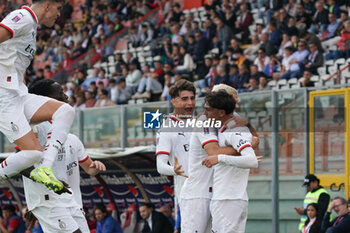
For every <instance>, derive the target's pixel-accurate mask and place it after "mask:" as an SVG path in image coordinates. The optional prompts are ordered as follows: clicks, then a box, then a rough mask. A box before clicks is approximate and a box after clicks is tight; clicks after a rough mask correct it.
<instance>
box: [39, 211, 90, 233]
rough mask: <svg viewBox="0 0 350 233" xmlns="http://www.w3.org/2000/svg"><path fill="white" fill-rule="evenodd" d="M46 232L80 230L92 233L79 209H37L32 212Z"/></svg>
mask: <svg viewBox="0 0 350 233" xmlns="http://www.w3.org/2000/svg"><path fill="white" fill-rule="evenodd" d="M32 212H33V214H34V215H35V217H36V218H37V219H38V220H39V223H40V225H41V227H42V228H43V231H44V232H50V233H72V232H74V231H76V230H78V229H80V231H81V232H82V233H90V230H89V227H88V225H87V222H86V219H85V215H84V212H83V210H82V208H79V207H68V208H66V207H52V208H50V207H43V206H41V207H37V208H35V209H33V210H32Z"/></svg>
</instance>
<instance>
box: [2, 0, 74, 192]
mask: <svg viewBox="0 0 350 233" xmlns="http://www.w3.org/2000/svg"><path fill="white" fill-rule="evenodd" d="M32 2H33V4H32V6H31V7H28V6H23V7H22V9H19V10H15V11H12V12H11V13H9V14H8V15H7V16H6V17H5V18H4V19H3V20H2V21H1V22H0V131H1V132H2V133H3V134H5V135H6V137H7V138H8V139H9V141H10V142H14V143H15V144H16V145H17V146H18V147H19V148H21V149H22V151H20V152H19V153H17V154H14V155H11V156H10V157H8V158H7V159H6V160H5V161H4V162H3V163H2V166H1V167H0V178H7V177H11V176H13V175H14V174H17V173H19V172H20V171H22V170H24V169H25V168H27V167H30V166H31V165H33V161H35V160H37V159H38V158H41V157H42V158H43V164H42V165H41V167H37V168H36V169H34V170H33V171H31V173H30V177H31V179H33V180H34V181H36V182H40V183H43V184H44V185H45V186H46V187H48V188H49V189H52V190H55V191H60V190H62V189H63V184H62V183H61V182H60V181H59V180H57V179H56V177H55V176H54V174H53V173H52V170H51V167H52V163H53V161H54V160H55V158H56V156H57V153H58V150H60V148H61V145H62V144H63V143H64V142H65V141H66V138H67V134H68V132H69V129H70V126H71V124H72V122H73V119H74V109H73V108H72V107H71V106H69V105H68V104H65V103H62V102H59V101H56V100H53V99H50V98H48V97H43V96H37V95H32V94H28V89H27V87H26V85H25V83H24V74H25V71H26V69H27V67H28V66H29V64H30V62H31V60H32V59H33V56H34V54H35V50H36V32H37V28H38V26H39V23H40V24H43V25H45V26H47V27H52V26H53V25H54V23H55V20H56V19H57V17H59V16H60V10H61V8H62V6H63V5H64V3H65V1H64V0H33V1H32ZM47 120H53V124H52V126H51V129H50V132H49V134H50V138H49V139H48V140H47V143H46V147H45V150H44V152H42V148H41V146H40V144H39V142H38V140H37V139H36V137H35V135H34V133H33V132H32V130H31V127H30V125H29V122H30V123H32V124H35V123H40V122H43V121H47Z"/></svg>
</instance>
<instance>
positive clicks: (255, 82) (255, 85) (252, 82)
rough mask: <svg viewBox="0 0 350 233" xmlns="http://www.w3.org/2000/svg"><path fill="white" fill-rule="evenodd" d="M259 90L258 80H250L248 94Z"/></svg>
mask: <svg viewBox="0 0 350 233" xmlns="http://www.w3.org/2000/svg"><path fill="white" fill-rule="evenodd" d="M270 22H271V21H270ZM257 90H259V83H258V80H256V79H255V78H250V79H249V86H248V88H247V92H253V91H257Z"/></svg>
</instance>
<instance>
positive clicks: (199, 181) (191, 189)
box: [181, 128, 218, 199]
mask: <svg viewBox="0 0 350 233" xmlns="http://www.w3.org/2000/svg"><path fill="white" fill-rule="evenodd" d="M210 142H218V140H217V131H216V129H215V128H203V131H202V132H194V133H192V135H191V140H190V145H191V147H190V153H189V159H188V179H186V181H185V184H184V186H183V187H182V191H181V199H194V198H209V199H210V198H211V196H212V185H213V171H214V170H213V169H212V168H207V167H206V166H203V165H202V161H203V159H205V158H206V157H207V156H208V154H207V152H206V151H205V150H204V146H205V144H207V143H210Z"/></svg>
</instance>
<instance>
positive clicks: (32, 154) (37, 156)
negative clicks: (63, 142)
mask: <svg viewBox="0 0 350 233" xmlns="http://www.w3.org/2000/svg"><path fill="white" fill-rule="evenodd" d="M23 152H24V153H25V154H26V155H28V157H29V158H30V159H32V162H33V164H35V163H38V162H39V161H40V160H41V159H42V156H43V152H42V151H39V150H25V151H23Z"/></svg>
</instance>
